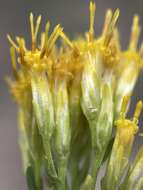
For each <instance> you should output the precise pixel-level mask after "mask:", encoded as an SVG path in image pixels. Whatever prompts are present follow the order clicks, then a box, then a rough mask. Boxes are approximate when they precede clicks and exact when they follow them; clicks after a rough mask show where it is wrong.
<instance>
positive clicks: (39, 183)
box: [34, 160, 43, 190]
mask: <svg viewBox="0 0 143 190" xmlns="http://www.w3.org/2000/svg"><path fill="white" fill-rule="evenodd" d="M34 169H35V183H36V187H37V190H42V189H43V186H42V178H41V171H40V170H41V163H40V162H39V160H38V161H37V160H36V161H35V164H34Z"/></svg>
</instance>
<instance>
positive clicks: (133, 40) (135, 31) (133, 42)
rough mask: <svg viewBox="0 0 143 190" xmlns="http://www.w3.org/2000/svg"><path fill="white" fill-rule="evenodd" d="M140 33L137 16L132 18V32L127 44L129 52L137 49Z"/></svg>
mask: <svg viewBox="0 0 143 190" xmlns="http://www.w3.org/2000/svg"><path fill="white" fill-rule="evenodd" d="M140 32H141V27H140V25H139V16H138V15H135V16H134V18H133V24H132V31H131V37H130V43H129V49H130V50H131V51H136V49H137V44H138V40H139V35H140Z"/></svg>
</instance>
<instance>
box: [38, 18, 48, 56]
mask: <svg viewBox="0 0 143 190" xmlns="http://www.w3.org/2000/svg"><path fill="white" fill-rule="evenodd" d="M49 29H50V22H49V21H48V22H47V23H46V27H45V33H44V35H43V46H42V48H41V54H40V58H42V57H43V56H44V55H45V53H46V49H47V44H48V33H49Z"/></svg>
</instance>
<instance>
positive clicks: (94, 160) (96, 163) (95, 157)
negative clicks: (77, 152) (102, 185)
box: [90, 148, 104, 190]
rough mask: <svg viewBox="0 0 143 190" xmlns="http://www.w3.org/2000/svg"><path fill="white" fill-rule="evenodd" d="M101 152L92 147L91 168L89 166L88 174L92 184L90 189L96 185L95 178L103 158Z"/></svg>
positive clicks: (92, 189)
mask: <svg viewBox="0 0 143 190" xmlns="http://www.w3.org/2000/svg"><path fill="white" fill-rule="evenodd" d="M103 156H104V154H103V152H98V151H97V150H95V149H94V148H93V149H92V156H91V168H90V173H91V174H90V175H91V177H92V181H93V182H92V186H91V190H94V189H95V186H96V180H97V174H98V171H99V169H100V166H101V163H102V160H103Z"/></svg>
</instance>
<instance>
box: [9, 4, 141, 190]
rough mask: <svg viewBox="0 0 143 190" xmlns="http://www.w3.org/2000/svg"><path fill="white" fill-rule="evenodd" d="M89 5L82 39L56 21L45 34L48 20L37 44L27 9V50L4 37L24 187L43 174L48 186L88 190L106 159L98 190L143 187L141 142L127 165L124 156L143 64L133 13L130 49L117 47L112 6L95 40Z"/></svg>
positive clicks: (34, 185)
mask: <svg viewBox="0 0 143 190" xmlns="http://www.w3.org/2000/svg"><path fill="white" fill-rule="evenodd" d="M89 9H90V25H89V30H88V31H87V32H86V34H85V37H82V36H81V37H79V38H76V39H74V40H70V39H69V38H68V36H67V35H66V34H65V33H64V31H63V28H62V27H61V26H60V25H57V26H56V27H55V28H54V30H53V32H52V33H51V34H50V35H49V28H50V23H49V22H47V24H46V27H45V31H44V32H43V33H42V34H41V42H40V44H39V43H38V40H37V38H38V31H39V27H40V22H41V16H39V17H38V18H37V20H36V25H34V18H33V14H30V27H31V48H30V50H29V49H28V48H27V47H26V44H25V40H24V39H23V38H22V37H16V43H15V42H14V41H13V40H12V39H11V37H10V36H9V35H8V40H9V42H10V44H11V45H12V46H11V48H10V53H11V61H12V70H13V76H14V80H11V79H8V83H9V85H10V89H11V93H12V95H13V96H14V98H15V100H16V102H17V103H18V107H19V126H20V127H19V129H20V138H19V141H20V146H21V151H22V158H23V163H24V172H25V175H26V178H27V184H28V188H29V190H32V189H34V190H41V189H43V180H45V181H47V182H48V183H47V185H48V187H49V189H58V190H79V189H81V190H84V189H85V190H86V189H88V190H93V189H95V185H96V179H97V175H98V171H99V169H100V167H101V166H102V164H103V162H104V161H105V160H107V159H108V163H107V169H106V173H105V176H104V177H103V179H102V182H101V188H102V189H103V190H115V189H116V188H117V187H118V188H120V189H125V190H128V189H131V188H134V187H136V188H135V189H137V190H138V189H141V187H142V186H143V176H142V175H141V170H142V168H143V148H141V150H140V151H139V153H138V155H137V158H136V160H135V161H134V163H133V165H131V166H130V167H129V162H128V160H129V156H130V153H131V149H132V145H133V141H134V137H135V134H136V133H137V131H138V117H139V115H140V112H141V110H142V102H141V101H139V102H138V103H137V106H136V109H135V113H134V116H133V118H132V119H127V118H126V113H127V111H128V108H129V103H130V97H131V95H132V92H133V89H134V86H135V83H136V81H137V78H138V75H139V73H140V71H141V69H142V67H143V45H141V47H140V48H139V50H138V49H137V45H138V39H139V34H140V25H139V17H138V16H137V15H135V16H134V18H133V24H132V29H131V37H130V41H129V47H128V49H127V50H125V51H123V50H122V49H121V46H120V41H119V32H118V28H117V26H116V23H117V20H118V17H119V10H118V9H117V10H116V11H115V12H112V11H111V10H107V12H106V15H105V23H104V26H103V31H102V33H101V35H100V36H99V37H97V38H96V37H95V34H94V17H95V10H96V5H95V4H94V3H92V2H91V3H90V6H89ZM58 39H61V46H60V47H57V46H56V41H57V40H58ZM17 54H18V57H17V56H16V55H17ZM114 126H115V127H114ZM114 131H115V135H114ZM127 168H129V170H128V172H127V174H126V176H125V178H124V179H123V176H124V175H125V173H126V170H127Z"/></svg>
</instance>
